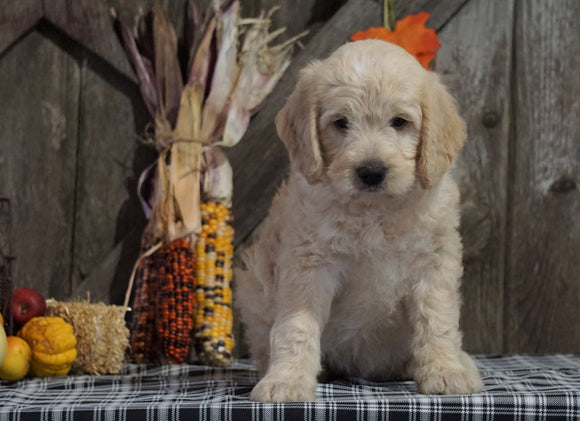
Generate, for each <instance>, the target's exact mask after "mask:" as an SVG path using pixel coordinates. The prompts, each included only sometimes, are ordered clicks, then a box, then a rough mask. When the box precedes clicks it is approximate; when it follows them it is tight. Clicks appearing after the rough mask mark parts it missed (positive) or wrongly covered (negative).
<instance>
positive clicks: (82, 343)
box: [46, 299, 129, 375]
mask: <svg viewBox="0 0 580 421" xmlns="http://www.w3.org/2000/svg"><path fill="white" fill-rule="evenodd" d="M46 313H47V315H48V316H60V317H62V318H63V319H64V320H65V321H67V322H68V323H70V324H71V325H72V326H73V329H74V333H75V336H76V338H77V353H78V356H77V359H76V360H75V362H74V364H73V366H72V370H71V372H72V373H75V374H80V373H88V374H96V375H98V374H117V373H118V372H119V370H120V369H121V367H122V365H123V361H124V359H125V351H126V349H127V347H128V345H129V329H128V328H127V326H126V325H125V313H126V307H121V306H115V305H107V304H104V303H102V302H98V303H90V302H89V299H87V300H76V301H71V302H60V301H55V300H47V311H46Z"/></svg>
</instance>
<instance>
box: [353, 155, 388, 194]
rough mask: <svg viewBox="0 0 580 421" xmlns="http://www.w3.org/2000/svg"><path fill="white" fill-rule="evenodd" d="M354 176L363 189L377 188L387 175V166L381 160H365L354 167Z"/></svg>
mask: <svg viewBox="0 0 580 421" xmlns="http://www.w3.org/2000/svg"><path fill="white" fill-rule="evenodd" d="M356 176H357V178H358V180H359V181H360V182H361V187H362V189H363V190H377V189H378V188H379V187H380V186H381V184H383V181H385V178H386V176H387V167H385V165H384V164H383V163H382V162H377V161H371V162H365V163H363V164H361V165H359V166H358V167H357V168H356Z"/></svg>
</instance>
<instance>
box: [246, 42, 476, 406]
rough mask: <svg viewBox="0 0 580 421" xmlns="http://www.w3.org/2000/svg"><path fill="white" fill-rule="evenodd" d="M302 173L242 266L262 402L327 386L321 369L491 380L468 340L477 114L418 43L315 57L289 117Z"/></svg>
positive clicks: (307, 396) (436, 382)
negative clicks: (466, 155) (470, 136)
mask: <svg viewBox="0 0 580 421" xmlns="http://www.w3.org/2000/svg"><path fill="white" fill-rule="evenodd" d="M276 127H277V131H278V134H279V136H280V138H281V139H282V141H283V142H284V144H285V146H286V148H287V149H288V152H289V155H290V162H291V172H290V176H289V179H288V180H287V182H286V183H285V184H284V185H283V186H282V187H281V188H280V192H279V194H278V196H277V197H276V199H275V200H274V202H273V204H272V208H271V210H270V214H269V217H268V218H267V220H266V221H265V224H264V227H263V231H262V233H261V237H260V239H259V241H258V242H257V243H256V244H254V245H253V246H252V247H251V248H250V249H249V250H247V252H246V254H245V256H244V260H245V264H246V267H247V269H246V270H242V271H239V272H238V273H237V275H238V278H237V279H238V285H237V304H238V305H239V307H240V311H241V315H242V319H243V321H244V323H245V325H246V328H247V337H248V342H249V346H250V350H251V352H252V354H253V357H254V358H255V362H256V364H257V368H258V370H259V372H260V374H261V375H262V376H263V377H262V379H261V381H260V382H259V383H258V384H257V385H256V387H255V388H254V390H253V391H252V394H251V399H253V400H256V401H273V402H282V401H309V400H313V399H314V391H315V388H316V384H317V375H318V374H319V372H320V371H321V368H322V367H324V368H325V369H326V370H328V371H329V372H331V373H334V374H337V375H344V376H357V377H364V378H367V379H393V378H395V379H401V378H410V379H414V380H415V381H416V382H417V384H418V386H419V390H420V391H421V392H423V393H442V394H458V393H473V392H478V391H480V390H482V387H483V385H482V382H481V379H480V376H479V373H478V371H477V368H476V366H475V364H474V363H473V361H472V360H471V358H470V357H469V356H468V355H467V354H466V353H465V352H464V351H462V349H461V333H460V331H459V309H460V296H459V280H460V278H461V275H462V264H461V251H462V246H461V239H460V237H459V234H458V232H457V227H458V224H459V210H458V201H459V192H458V189H457V186H456V184H455V183H454V182H453V180H452V179H451V177H450V176H449V175H448V174H447V170H448V169H449V167H450V166H451V164H452V161H453V159H454V157H455V156H456V155H457V153H458V151H459V149H460V148H461V146H462V145H463V142H464V140H465V125H464V123H463V121H462V119H461V118H460V117H459V115H458V114H457V110H456V107H455V102H454V100H453V98H452V97H451V96H450V95H449V94H448V93H447V92H446V90H445V88H444V87H443V86H442V84H441V83H440V82H439V79H438V77H437V76H436V75H435V74H434V73H432V72H429V71H426V70H424V69H423V68H422V67H421V65H420V64H419V63H418V62H417V61H416V60H415V58H413V57H412V56H411V55H409V54H408V53H406V52H405V51H404V50H403V49H402V48H399V47H397V46H394V45H392V44H389V43H386V42H383V41H377V40H369V41H359V42H354V43H349V44H346V45H344V46H342V47H341V48H339V49H338V50H337V51H336V52H335V53H334V54H332V55H331V56H330V58H328V59H326V60H324V61H316V62H314V63H312V64H310V65H309V66H308V67H307V68H305V69H304V70H303V71H302V72H301V74H300V80H299V81H298V84H297V86H296V89H295V90H294V92H293V93H292V94H291V95H290V97H289V98H288V102H287V103H286V105H285V106H284V108H282V110H281V111H280V113H279V114H278V116H277V117H276Z"/></svg>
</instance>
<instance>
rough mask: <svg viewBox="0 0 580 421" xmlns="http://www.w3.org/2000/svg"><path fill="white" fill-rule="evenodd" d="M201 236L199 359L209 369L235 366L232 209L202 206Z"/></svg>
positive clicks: (197, 322)
mask: <svg viewBox="0 0 580 421" xmlns="http://www.w3.org/2000/svg"><path fill="white" fill-rule="evenodd" d="M201 217H202V232H201V234H200V235H199V238H198V240H197V245H196V254H197V256H196V278H197V287H196V300H197V311H196V316H195V340H196V349H197V354H198V357H199V359H200V360H201V362H202V363H204V364H207V365H218V366H224V365H228V364H230V363H231V362H232V350H233V348H234V337H233V333H232V330H233V313H232V288H231V282H232V258H233V251H234V249H233V237H234V230H233V227H232V215H231V211H230V209H229V208H228V207H227V206H225V205H223V204H220V203H216V202H206V203H202V204H201Z"/></svg>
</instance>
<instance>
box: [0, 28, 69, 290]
mask: <svg viewBox="0 0 580 421" xmlns="http://www.w3.org/2000/svg"><path fill="white" fill-rule="evenodd" d="M31 58H33V59H31ZM0 74H1V75H2V77H1V78H0V97H1V98H3V100H2V101H0V144H1V145H2V147H1V148H0V189H1V190H0V195H1V196H5V197H8V198H9V199H10V200H11V201H12V210H13V222H14V225H13V229H12V236H13V237H12V238H13V243H12V244H13V252H14V255H15V256H16V260H15V262H14V266H13V268H14V281H15V285H16V286H30V287H32V288H36V289H38V290H39V291H40V292H41V293H43V294H44V295H45V296H54V297H56V298H64V297H66V296H67V294H68V293H69V291H70V283H69V273H70V263H71V238H72V232H71V230H72V225H71V221H72V218H73V212H74V209H73V203H74V200H73V192H74V185H75V170H76V168H75V162H76V146H77V145H76V135H77V121H78V115H77V110H78V107H77V105H78V103H77V99H78V92H79V74H80V73H79V68H78V66H77V65H76V64H75V63H74V61H73V60H72V59H71V57H70V56H69V55H68V54H67V53H65V52H64V51H62V50H61V49H60V48H59V47H58V46H57V45H55V44H54V43H53V42H52V41H51V40H49V39H47V38H46V37H44V36H43V35H41V34H40V33H39V32H32V33H30V34H28V35H27V36H26V37H25V38H23V39H21V40H20V41H19V43H18V44H16V45H15V46H13V48H11V49H10V50H9V51H8V52H7V53H6V54H5V55H4V56H3V57H2V60H0Z"/></svg>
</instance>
